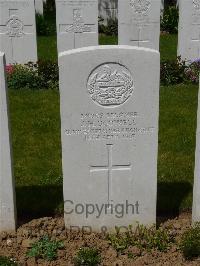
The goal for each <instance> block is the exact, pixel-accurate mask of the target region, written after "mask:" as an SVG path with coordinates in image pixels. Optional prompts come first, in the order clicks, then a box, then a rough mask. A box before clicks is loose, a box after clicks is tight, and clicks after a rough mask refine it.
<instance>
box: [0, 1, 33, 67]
mask: <svg viewBox="0 0 200 266" xmlns="http://www.w3.org/2000/svg"><path fill="white" fill-rule="evenodd" d="M0 50H1V51H2V52H5V54H6V62H7V64H8V63H27V62H29V61H32V62H35V61H37V44H36V26H35V7H34V1H33V0H9V1H5V0H0Z"/></svg>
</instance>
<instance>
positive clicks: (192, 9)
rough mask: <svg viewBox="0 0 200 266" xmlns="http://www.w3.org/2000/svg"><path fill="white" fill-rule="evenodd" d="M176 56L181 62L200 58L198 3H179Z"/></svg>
mask: <svg viewBox="0 0 200 266" xmlns="http://www.w3.org/2000/svg"><path fill="white" fill-rule="evenodd" d="M178 55H180V56H181V58H182V59H183V60H187V61H194V60H196V59H197V58H200V1H199V0H191V1H188V0H180V1H179V29H178Z"/></svg>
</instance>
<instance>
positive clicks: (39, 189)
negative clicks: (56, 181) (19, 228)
mask: <svg viewBox="0 0 200 266" xmlns="http://www.w3.org/2000/svg"><path fill="white" fill-rule="evenodd" d="M16 198H17V199H16V201H17V214H18V220H19V221H20V223H21V222H23V223H24V222H28V221H30V220H32V219H36V218H40V217H45V216H55V215H59V214H62V213H63V190H62V186H31V187H28V186H24V187H17V188H16Z"/></svg>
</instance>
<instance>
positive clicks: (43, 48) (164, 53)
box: [38, 34, 177, 61]
mask: <svg viewBox="0 0 200 266" xmlns="http://www.w3.org/2000/svg"><path fill="white" fill-rule="evenodd" d="M117 43H118V39H117V37H115V36H105V35H102V34H100V35H99V44H101V45H109V44H113V45H116V44H117ZM176 47H177V35H170V34H166V35H162V36H161V37H160V53H161V61H165V60H175V59H176V54H177V51H176V49H177V48H176ZM38 57H39V58H40V59H51V60H54V61H56V60H57V43H56V36H49V37H44V36H39V37H38Z"/></svg>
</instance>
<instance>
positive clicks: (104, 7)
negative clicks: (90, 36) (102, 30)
mask: <svg viewBox="0 0 200 266" xmlns="http://www.w3.org/2000/svg"><path fill="white" fill-rule="evenodd" d="M98 3H99V17H100V18H101V19H103V22H102V24H104V25H107V22H108V20H110V19H112V20H116V19H117V17H118V0H99V2H98Z"/></svg>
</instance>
